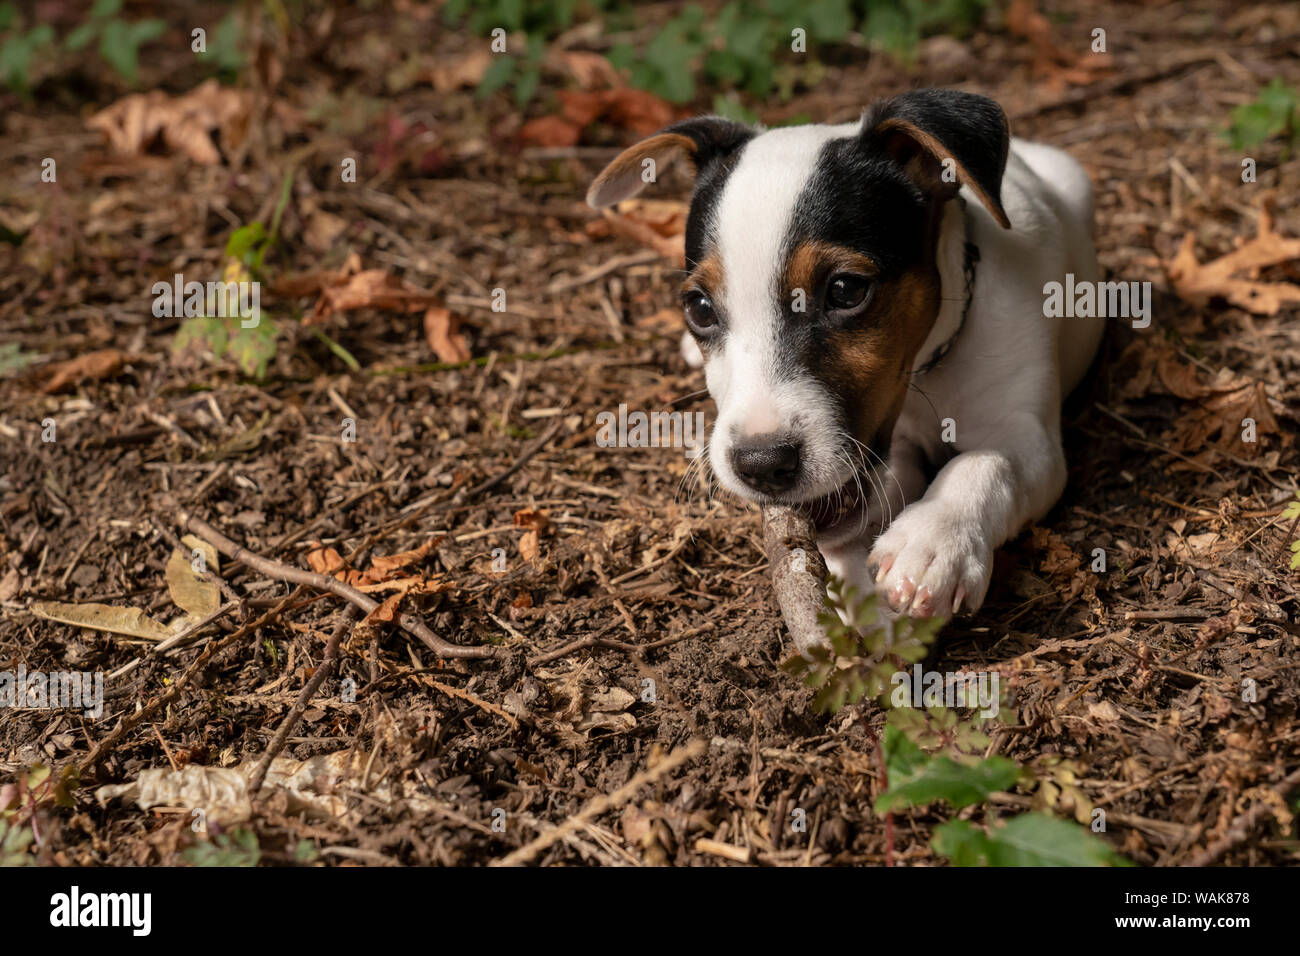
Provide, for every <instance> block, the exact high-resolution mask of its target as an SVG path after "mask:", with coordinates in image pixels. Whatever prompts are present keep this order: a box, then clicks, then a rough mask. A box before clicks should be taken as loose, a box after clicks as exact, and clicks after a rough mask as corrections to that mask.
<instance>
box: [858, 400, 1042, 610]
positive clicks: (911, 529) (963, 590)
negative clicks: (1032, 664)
mask: <svg viewBox="0 0 1300 956" xmlns="http://www.w3.org/2000/svg"><path fill="white" fill-rule="evenodd" d="M983 432H984V434H982V435H980V436H978V438H977V440H976V441H975V442H974V443H973V445H974V447H975V448H976V449H978V450H974V451H967V452H963V453H961V454H959V455H957V456H956V457H955V458H953V459H952V460H951V461H950V462H948V464H947V465H945V466H944V467H943V469H942V470H941V471H940V472H939V474H938V475H937V476H936V477H935V479H934V481H933V482H932V483H931V485H930V487H929V489H928V490H927V491H926V493H925V497H924V498H922V499H921V500H920V501H918V502H916V503H915V504H913V505H911V506H910V507H908V508H906V509H905V510H904V511H903V513H902V514H901V515H899V516H897V517H896V518H895V519H894V523H893V524H892V525H890V527H889V529H888V530H887V531H886V532H885V533H884V534H882V535H881V536H880V537H879V538H877V539H876V543H875V545H874V547H873V548H872V550H871V555H870V557H869V558H868V564H869V565H874V566H878V567H879V572H878V574H877V575H876V578H875V580H876V586H877V588H878V590H879V591H880V592H881V593H882V595H883V596H884V598H885V600H886V601H887V602H888V603H889V605H890V607H892V608H893V609H894V610H896V611H898V612H901V613H907V614H911V615H913V616H917V617H929V616H945V617H946V616H948V615H949V614H953V613H956V610H957V608H958V607H960V606H961V605H962V604H963V603H964V604H965V605H966V606H967V608H969V609H970V610H972V611H973V610H977V609H978V608H979V606H980V605H981V604H983V602H984V595H985V593H986V592H987V590H988V585H989V578H990V576H991V574H992V570H993V551H994V550H995V549H996V548H997V547H998V546H999V545H1001V544H1002V543H1003V542H1005V541H1007V540H1008V539H1009V538H1011V537H1012V536H1013V535H1015V534H1016V533H1018V532H1019V531H1020V529H1021V528H1022V527H1024V525H1025V524H1026V523H1027V522H1028V521H1031V520H1033V519H1036V518H1040V517H1042V516H1043V515H1044V514H1046V513H1047V511H1048V509H1050V508H1051V507H1052V505H1053V504H1054V503H1055V502H1056V499H1057V498H1058V497H1060V494H1061V491H1062V489H1063V488H1064V487H1065V454H1064V452H1063V451H1062V449H1061V439H1060V432H1059V430H1058V429H1057V428H1051V427H1048V426H1047V425H1044V424H1043V423H1042V422H1041V421H1039V420H1038V419H1037V418H1036V417H1034V416H1033V415H1029V414H1017V415H1011V416H1007V417H1006V418H1003V419H1001V420H1000V421H999V422H998V423H997V427H996V428H987V429H983Z"/></svg>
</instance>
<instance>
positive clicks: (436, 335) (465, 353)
mask: <svg viewBox="0 0 1300 956" xmlns="http://www.w3.org/2000/svg"><path fill="white" fill-rule="evenodd" d="M424 337H425V338H426V339H427V340H428V342H429V348H431V349H433V354H434V355H436V356H438V361H440V362H451V363H456V362H468V361H469V360H470V352H469V345H468V344H466V341H465V336H464V335H462V334H461V333H460V317H459V316H455V315H452V314H451V311H450V310H448V309H444V308H443V307H442V306H437V305H435V306H430V307H429V309H428V310H427V311H426V312H425V313H424Z"/></svg>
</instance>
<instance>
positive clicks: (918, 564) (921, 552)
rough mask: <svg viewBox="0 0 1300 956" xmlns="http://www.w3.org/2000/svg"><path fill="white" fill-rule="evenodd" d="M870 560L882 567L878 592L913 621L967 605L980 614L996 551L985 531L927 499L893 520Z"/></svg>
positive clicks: (938, 615) (944, 614) (943, 614)
mask: <svg viewBox="0 0 1300 956" xmlns="http://www.w3.org/2000/svg"><path fill="white" fill-rule="evenodd" d="M867 561H868V563H869V564H870V565H872V566H877V565H878V566H879V571H878V572H877V573H876V590H877V593H879V594H881V595H883V597H884V599H885V601H886V602H887V603H888V604H889V606H890V607H891V608H892V609H893V610H894V611H896V612H897V613H899V614H907V615H910V616H912V617H948V616H949V615H951V614H956V613H957V609H958V608H959V607H961V606H962V605H963V604H965V606H966V607H967V609H968V610H971V611H974V610H978V608H979V606H980V605H981V604H983V603H984V594H985V592H986V591H987V590H988V586H989V578H990V577H991V576H992V573H993V549H992V548H990V547H989V546H988V544H987V543H986V542H985V537H984V533H983V530H982V529H980V528H979V527H978V526H974V525H972V524H971V522H970V520H969V519H966V520H963V519H962V518H961V517H959V516H956V515H953V514H951V513H950V512H949V511H948V510H947V509H945V508H944V507H943V505H940V504H936V503H933V502H925V501H919V502H917V503H916V504H914V505H912V506H911V507H909V508H905V509H904V510H903V513H902V514H900V515H899V516H898V517H897V518H895V519H894V523H893V524H892V525H890V526H889V529H888V530H887V531H886V532H885V533H884V534H882V535H881V536H880V537H879V538H877V539H876V542H875V545H874V546H873V547H872V549H871V555H870V557H868V559H867Z"/></svg>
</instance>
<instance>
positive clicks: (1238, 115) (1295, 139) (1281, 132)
mask: <svg viewBox="0 0 1300 956" xmlns="http://www.w3.org/2000/svg"><path fill="white" fill-rule="evenodd" d="M1298 117H1300V94H1298V93H1297V92H1296V90H1295V89H1293V88H1292V87H1289V86H1287V85H1286V84H1285V83H1283V82H1282V79H1281V77H1274V78H1273V82H1272V83H1270V84H1269V85H1268V86H1266V87H1264V88H1263V89H1261V90H1260V91H1259V95H1258V96H1257V97H1256V98H1255V99H1254V100H1252V101H1251V102H1249V103H1243V104H1242V105H1241V106H1238V107H1237V108H1236V109H1234V110H1233V111H1232V125H1231V126H1229V127H1228V128H1227V129H1226V130H1224V134H1223V135H1224V138H1226V139H1227V140H1228V142H1229V143H1230V144H1232V148H1233V149H1254V148H1255V147H1256V146H1259V145H1261V144H1262V143H1265V142H1267V141H1268V140H1270V139H1274V138H1276V137H1281V138H1282V140H1283V142H1284V143H1285V144H1286V149H1287V151H1288V152H1289V151H1290V149H1291V148H1294V147H1295V146H1296V145H1300V122H1298V121H1297V118H1298Z"/></svg>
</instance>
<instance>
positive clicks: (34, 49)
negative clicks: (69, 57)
mask: <svg viewBox="0 0 1300 956" xmlns="http://www.w3.org/2000/svg"><path fill="white" fill-rule="evenodd" d="M53 43H54V30H53V29H52V28H51V27H50V26H49V24H44V23H43V24H40V25H38V26H34V27H32V28H31V29H30V30H26V29H23V28H22V27H21V26H20V24H19V19H18V12H17V10H16V9H15V7H14V5H13V4H12V3H0V77H2V78H3V79H4V82H5V84H6V85H7V86H8V87H9V88H10V89H11V90H13V91H14V92H16V93H26V92H27V89H28V84H29V82H30V77H31V66H32V60H33V58H34V57H35V56H36V54H37V53H39V52H42V51H44V50H45V49H46V48H47V47H49V46H51V45H52V44H53Z"/></svg>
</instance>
